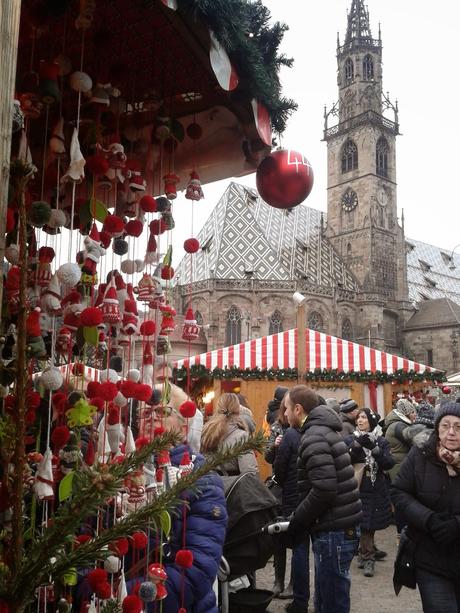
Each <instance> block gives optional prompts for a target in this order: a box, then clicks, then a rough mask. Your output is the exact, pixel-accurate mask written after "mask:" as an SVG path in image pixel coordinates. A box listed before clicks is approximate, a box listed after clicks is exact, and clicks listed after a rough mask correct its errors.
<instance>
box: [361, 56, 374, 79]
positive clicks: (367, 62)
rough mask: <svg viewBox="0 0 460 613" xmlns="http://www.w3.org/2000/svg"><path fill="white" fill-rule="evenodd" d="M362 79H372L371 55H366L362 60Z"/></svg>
mask: <svg viewBox="0 0 460 613" xmlns="http://www.w3.org/2000/svg"><path fill="white" fill-rule="evenodd" d="M363 79H364V80H365V81H373V80H374V60H373V59H372V56H371V55H366V56H365V58H364V60H363Z"/></svg>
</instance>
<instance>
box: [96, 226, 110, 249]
mask: <svg viewBox="0 0 460 613" xmlns="http://www.w3.org/2000/svg"><path fill="white" fill-rule="evenodd" d="M99 238H100V239H101V245H102V246H103V247H104V249H108V248H109V247H110V242H111V240H112V237H111V236H110V234H109V233H108V232H106V231H105V230H101V231H100V232H99Z"/></svg>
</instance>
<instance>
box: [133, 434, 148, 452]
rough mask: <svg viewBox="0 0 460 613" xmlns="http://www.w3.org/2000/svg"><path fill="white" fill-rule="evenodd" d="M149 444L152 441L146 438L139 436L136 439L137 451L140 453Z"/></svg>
mask: <svg viewBox="0 0 460 613" xmlns="http://www.w3.org/2000/svg"><path fill="white" fill-rule="evenodd" d="M149 443H150V441H149V439H148V438H147V437H146V436H138V437H137V439H136V449H137V450H138V451H139V450H140V449H142V448H143V447H145V446H146V445H148V444H149Z"/></svg>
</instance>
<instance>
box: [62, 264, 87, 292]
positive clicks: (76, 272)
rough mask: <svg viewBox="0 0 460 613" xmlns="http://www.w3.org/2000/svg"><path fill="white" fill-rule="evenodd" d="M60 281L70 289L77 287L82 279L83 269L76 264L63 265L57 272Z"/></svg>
mask: <svg viewBox="0 0 460 613" xmlns="http://www.w3.org/2000/svg"><path fill="white" fill-rule="evenodd" d="M57 275H58V278H59V281H60V282H61V283H63V284H64V285H67V286H68V287H75V285H77V283H79V282H80V279H81V268H80V266H79V265H78V264H76V263H74V262H67V263H66V264H62V266H60V267H59V269H58V271H57Z"/></svg>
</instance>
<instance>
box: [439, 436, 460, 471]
mask: <svg viewBox="0 0 460 613" xmlns="http://www.w3.org/2000/svg"><path fill="white" fill-rule="evenodd" d="M437 453H438V458H439V459H440V460H441V462H444V464H445V465H446V468H447V472H448V473H449V476H450V477H458V476H459V475H460V450H458V451H450V450H449V449H446V448H445V447H444V446H443V445H441V443H438V448H437Z"/></svg>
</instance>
